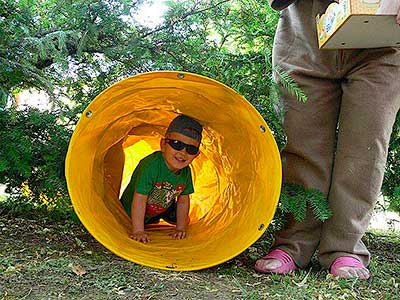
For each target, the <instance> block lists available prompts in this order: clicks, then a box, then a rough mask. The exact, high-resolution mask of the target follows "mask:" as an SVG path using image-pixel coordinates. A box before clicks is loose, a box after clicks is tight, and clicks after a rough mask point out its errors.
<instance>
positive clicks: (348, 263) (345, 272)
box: [330, 256, 371, 279]
mask: <svg viewBox="0 0 400 300" xmlns="http://www.w3.org/2000/svg"><path fill="white" fill-rule="evenodd" d="M330 273H331V274H332V275H333V276H335V277H339V278H345V279H352V278H358V279H368V278H370V277H371V274H370V273H369V271H368V269H367V268H366V267H365V266H364V265H363V264H362V262H360V261H359V260H358V259H356V258H354V257H352V256H341V257H338V258H336V259H335V260H334V261H333V263H332V265H331V268H330Z"/></svg>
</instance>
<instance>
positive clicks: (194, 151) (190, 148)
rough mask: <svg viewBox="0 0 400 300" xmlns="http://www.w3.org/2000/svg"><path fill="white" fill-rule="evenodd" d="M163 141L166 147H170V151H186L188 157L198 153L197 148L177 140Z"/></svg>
mask: <svg viewBox="0 0 400 300" xmlns="http://www.w3.org/2000/svg"><path fill="white" fill-rule="evenodd" d="M165 141H166V142H167V144H168V145H170V146H171V148H172V149H175V150H177V151H181V150H183V149H186V152H187V153H188V154H190V155H196V154H197V153H199V147H196V146H193V145H188V144H185V143H184V142H181V141H178V140H171V139H165Z"/></svg>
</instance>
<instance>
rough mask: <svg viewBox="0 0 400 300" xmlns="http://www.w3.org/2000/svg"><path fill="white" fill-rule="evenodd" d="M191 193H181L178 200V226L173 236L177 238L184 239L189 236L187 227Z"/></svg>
mask: <svg viewBox="0 0 400 300" xmlns="http://www.w3.org/2000/svg"><path fill="white" fill-rule="evenodd" d="M189 208H190V197H189V195H180V196H178V199H177V201H176V228H175V231H174V232H172V234H171V236H172V237H173V238H175V239H178V240H179V239H184V238H185V237H186V236H187V233H186V227H187V226H188V224H189Z"/></svg>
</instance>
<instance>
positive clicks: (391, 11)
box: [316, 0, 400, 49]
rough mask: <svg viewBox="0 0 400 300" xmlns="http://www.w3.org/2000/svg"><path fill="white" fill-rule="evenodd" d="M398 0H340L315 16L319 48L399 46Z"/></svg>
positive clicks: (399, 3)
mask: <svg viewBox="0 0 400 300" xmlns="http://www.w3.org/2000/svg"><path fill="white" fill-rule="evenodd" d="M399 7H400V0H341V1H340V2H339V3H331V4H330V5H329V6H328V8H327V10H326V12H325V13H324V14H323V15H321V16H320V15H318V16H317V18H316V22H317V32H318V42H319V48H320V49H356V48H378V47H400V26H399V25H398V24H397V23H396V15H397V12H398V11H399Z"/></svg>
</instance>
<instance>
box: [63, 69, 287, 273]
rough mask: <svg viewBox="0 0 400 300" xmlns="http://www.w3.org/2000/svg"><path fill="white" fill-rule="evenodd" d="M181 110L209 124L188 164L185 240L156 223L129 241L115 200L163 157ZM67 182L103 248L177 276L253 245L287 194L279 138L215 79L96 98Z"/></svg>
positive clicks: (78, 134)
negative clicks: (155, 155)
mask: <svg viewBox="0 0 400 300" xmlns="http://www.w3.org/2000/svg"><path fill="white" fill-rule="evenodd" d="M178 113H184V114H187V115H189V116H191V117H193V118H196V119H197V120H199V121H200V122H201V123H202V124H203V125H204V132H203V140H202V144H201V148H200V150H201V154H200V155H199V157H197V158H196V159H195V160H194V162H193V164H192V174H193V180H194V187H195V193H194V194H192V195H191V209H190V220H191V221H190V226H189V230H188V234H189V236H188V237H187V238H186V239H183V240H174V239H172V238H171V237H170V236H169V235H168V232H169V231H170V230H171V227H170V226H169V225H167V224H164V223H160V224H159V225H155V226H153V227H152V228H151V229H149V231H150V235H151V238H152V241H151V242H150V243H148V244H142V243H139V242H136V241H134V240H131V239H130V238H129V230H130V219H129V216H128V215H127V214H126V213H125V211H124V210H123V208H122V206H121V205H120V203H119V200H118V199H119V195H120V193H121V191H122V190H123V189H124V187H125V186H126V185H127V184H128V182H129V179H130V176H131V174H132V172H133V170H134V168H135V166H136V165H137V163H138V162H139V160H140V159H141V158H143V157H145V156H146V155H148V154H150V153H152V152H153V151H156V150H159V144H160V139H161V137H162V136H163V135H164V133H165V130H166V128H167V126H168V124H169V122H170V121H171V120H172V119H173V118H174V117H175V116H177V114H178ZM66 175H67V183H68V190H69V193H70V196H71V199H72V204H73V206H74V209H75V211H76V212H77V214H78V216H79V218H80V220H81V221H82V223H83V225H84V226H85V227H86V228H87V229H88V231H89V232H90V233H91V234H92V235H93V236H94V237H95V238H96V239H97V240H98V241H99V242H100V243H101V244H103V245H104V246H105V247H106V248H108V249H109V250H111V251H112V252H114V253H115V254H117V255H119V256H121V257H123V258H125V259H127V260H130V261H133V262H135V263H139V264H142V265H146V266H150V267H154V268H160V269H170V270H180V271H181V270H197V269H202V268H207V267H210V266H214V265H217V264H219V263H222V262H224V261H226V260H228V259H230V258H232V257H234V256H236V255H238V254H239V253H241V252H242V251H244V250H245V249H246V248H247V247H249V246H250V245H251V244H252V243H254V242H255V241H256V240H257V239H258V238H259V237H260V236H261V235H262V233H263V232H264V231H265V229H266V228H267V226H268V225H269V223H270V222H271V220H272V217H273V215H274V212H275V209H276V206H277V203H278V199H279V193H280V187H281V163H280V157H279V152H278V149H277V146H276V143H275V140H274V138H273V136H272V134H271V132H270V130H269V129H268V126H267V124H266V123H265V121H264V120H263V119H262V117H261V116H260V115H259V114H258V112H257V111H256V110H255V109H254V108H253V106H251V104H249V103H248V102H247V101H246V100H245V99H244V98H243V97H242V96H240V95H239V94H238V93H236V92H235V91H234V90H232V89H230V88H229V87H227V86H225V85H223V84H221V83H219V82H216V81H214V80H211V79H209V78H206V77H203V76H198V75H195V74H190V73H178V72H172V71H171V72H152V73H145V74H141V75H137V76H134V77H131V78H128V79H125V80H122V81H120V82H118V83H116V84H114V85H113V86H111V87H110V88H108V89H106V90H105V91H103V92H102V93H101V94H100V95H99V96H98V97H96V99H95V100H94V101H93V102H92V103H91V104H90V105H89V106H88V107H87V109H86V110H85V111H84V112H83V114H82V117H81V119H80V121H79V122H78V124H77V127H76V129H75V131H74V134H73V137H72V139H71V142H70V146H69V150H68V155H67V162H66Z"/></svg>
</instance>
